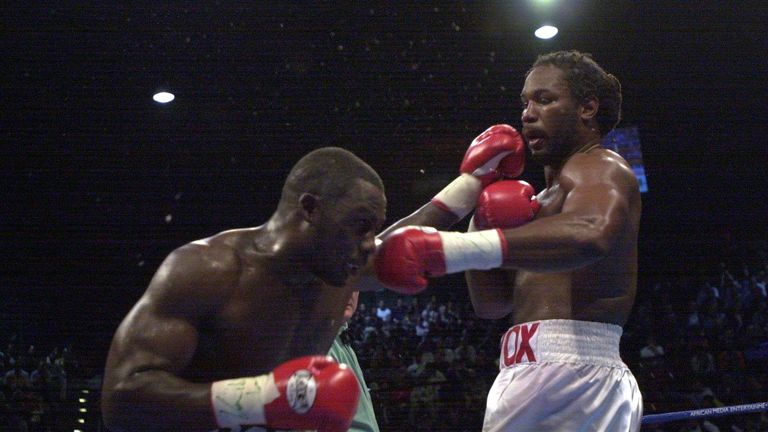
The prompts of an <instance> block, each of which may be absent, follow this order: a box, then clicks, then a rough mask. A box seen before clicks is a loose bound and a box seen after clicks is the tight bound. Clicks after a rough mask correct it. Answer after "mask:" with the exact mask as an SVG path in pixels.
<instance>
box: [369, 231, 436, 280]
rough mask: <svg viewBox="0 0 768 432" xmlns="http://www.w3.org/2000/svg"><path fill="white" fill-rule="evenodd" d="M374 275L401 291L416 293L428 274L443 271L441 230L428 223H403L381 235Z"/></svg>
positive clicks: (432, 274)
mask: <svg viewBox="0 0 768 432" xmlns="http://www.w3.org/2000/svg"><path fill="white" fill-rule="evenodd" d="M374 266H375V267H376V275H377V276H378V278H379V280H380V281H381V282H382V283H383V284H384V285H386V286H387V287H389V288H392V289H393V290H394V291H397V292H399V293H402V294H418V293H419V292H421V291H423V290H424V289H425V288H426V287H427V276H442V275H444V274H445V257H444V255H443V243H442V240H441V239H440V234H439V233H438V232H437V230H435V229H434V228H429V227H415V226H408V227H403V228H400V229H398V230H396V231H395V232H393V233H392V234H390V235H389V236H387V237H386V238H385V239H384V242H383V243H382V244H381V246H380V247H379V250H378V251H377V253H376V259H375V261H374Z"/></svg>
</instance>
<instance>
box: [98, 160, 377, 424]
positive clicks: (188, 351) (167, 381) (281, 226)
mask: <svg viewBox="0 0 768 432" xmlns="http://www.w3.org/2000/svg"><path fill="white" fill-rule="evenodd" d="M385 208H386V201H385V197H384V189H383V185H382V183H381V179H380V178H379V176H378V174H376V172H375V171H374V170H373V169H372V168H371V167H370V166H368V165H367V164H365V163H364V162H363V161H362V160H360V159H359V158H357V157H356V156H354V155H353V154H352V153H350V152H348V151H346V150H342V149H339V148H323V149H319V150H316V151H314V152H311V153H309V154H308V155H306V156H305V157H303V158H302V159H301V160H300V161H299V162H298V163H297V164H296V165H295V166H294V167H293V169H292V170H291V172H290V174H289V175H288V178H287V180H286V182H285V184H284V187H283V191H282V196H281V199H280V202H279V204H278V207H277V210H276V211H275V213H274V214H273V215H272V216H271V218H270V219H269V221H267V223H265V224H264V225H261V226H258V227H255V228H246V229H234V230H230V231H225V232H222V233H220V234H217V235H215V236H213V237H210V238H206V239H203V240H198V241H194V242H191V243H189V244H187V245H184V246H182V247H180V248H179V249H177V250H175V251H173V252H172V253H171V254H170V255H169V256H168V257H167V258H166V259H165V261H164V262H163V264H162V265H161V266H160V268H159V269H158V270H157V272H156V273H155V275H154V277H153V278H152V281H151V282H150V284H149V287H148V288H147V290H146V292H145V293H144V295H143V296H142V297H141V299H139V301H138V302H137V303H136V305H135V306H134V307H133V309H132V310H131V311H130V312H129V313H128V315H127V316H126V318H125V319H124V320H123V322H122V324H121V325H120V327H119V328H118V330H117V332H116V334H115V336H114V338H113V341H112V346H111V348H110V351H109V356H108V359H107V364H106V371H105V377H104V384H103V392H102V412H103V416H104V420H105V423H106V425H107V427H108V428H110V430H113V431H136V430H141V431H151V430H176V431H179V430H184V431H210V430H212V429H216V428H230V429H233V430H238V429H239V428H241V427H244V426H248V425H257V426H262V427H269V428H275V429H302V430H306V429H312V430H315V429H317V430H320V431H329V432H331V431H336V432H341V431H346V430H347V427H348V426H349V423H350V421H351V419H352V416H353V414H354V412H355V408H356V406H357V401H358V396H359V390H358V388H359V386H358V383H357V381H356V379H355V377H354V374H353V373H352V371H350V370H349V369H348V368H347V367H345V366H342V365H339V364H338V363H336V362H334V361H332V360H331V359H330V358H328V357H325V354H326V353H327V352H328V349H329V348H330V346H331V342H332V341H333V338H334V336H335V335H336V333H337V330H338V328H339V326H340V325H341V323H342V317H343V311H344V307H345V305H346V304H347V300H348V299H349V296H350V293H351V288H349V287H348V286H347V285H348V282H349V280H350V279H351V278H352V277H353V276H355V274H356V273H357V272H358V271H359V270H360V269H361V268H363V267H364V266H365V265H366V263H367V262H368V257H369V256H370V255H371V254H372V253H373V252H374V250H375V244H374V236H375V233H376V232H377V231H378V230H379V229H380V226H381V224H382V223H383V221H384V218H385ZM257 430H258V429H257Z"/></svg>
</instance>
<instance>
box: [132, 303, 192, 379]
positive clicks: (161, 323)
mask: <svg viewBox="0 0 768 432" xmlns="http://www.w3.org/2000/svg"><path fill="white" fill-rule="evenodd" d="M126 324H127V325H126V327H125V329H124V334H123V335H122V337H121V339H122V343H123V345H124V346H123V348H124V349H125V353H126V357H125V361H126V365H125V366H126V374H127V375H130V374H134V373H138V372H146V371H150V370H158V371H166V372H169V373H171V374H177V373H179V372H180V371H182V370H183V369H184V368H185V367H186V366H187V365H188V364H189V362H190V360H191V359H192V356H193V355H194V353H195V350H196V349H197V341H198V330H197V326H196V324H195V323H194V322H193V318H192V317H187V316H183V315H182V314H179V313H172V312H169V311H168V310H167V309H165V308H164V307H163V305H157V304H153V302H152V300H150V299H142V301H140V302H139V304H137V306H136V308H135V309H134V311H132V313H131V315H130V316H129V317H128V320H127V323H126Z"/></svg>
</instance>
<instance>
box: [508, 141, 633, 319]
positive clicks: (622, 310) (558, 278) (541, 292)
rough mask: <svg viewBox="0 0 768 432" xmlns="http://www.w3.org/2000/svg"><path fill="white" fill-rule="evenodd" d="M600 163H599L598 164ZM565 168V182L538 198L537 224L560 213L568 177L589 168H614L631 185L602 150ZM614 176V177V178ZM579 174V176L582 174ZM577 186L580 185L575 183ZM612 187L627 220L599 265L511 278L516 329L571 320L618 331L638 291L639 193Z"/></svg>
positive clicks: (617, 161)
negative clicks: (534, 323)
mask: <svg viewBox="0 0 768 432" xmlns="http://www.w3.org/2000/svg"><path fill="white" fill-rule="evenodd" d="M599 159H602V161H600V160H599ZM568 164H570V166H566V167H564V170H563V171H564V172H565V173H566V176H565V177H564V176H557V177H555V178H553V181H552V183H551V184H550V185H549V186H548V187H547V188H546V189H544V190H543V191H541V192H540V193H539V195H538V200H539V202H540V203H541V204H542V207H541V210H540V211H539V213H538V214H537V215H536V219H537V220H538V219H542V218H547V217H550V216H554V215H557V214H560V213H562V211H563V205H564V203H565V201H566V198H567V196H568V194H569V193H570V192H571V190H572V189H573V187H574V184H573V183H574V181H573V178H572V176H573V175H574V174H573V173H574V171H576V172H577V174H575V175H579V176H582V175H583V176H585V177H588V176H597V175H598V173H597V172H590V171H591V170H592V169H593V167H591V166H590V165H593V164H603V165H605V164H614V165H616V168H615V169H614V172H613V175H615V176H618V177H619V178H621V177H624V179H623V181H625V182H629V183H630V184H631V181H632V179H631V178H626V177H627V176H632V175H633V174H632V172H631V171H630V170H629V168H628V167H627V166H626V163H625V162H624V161H623V159H621V158H620V157H619V156H618V155H616V154H614V153H613V152H610V151H608V150H604V149H593V150H591V151H590V152H589V153H588V154H585V153H580V154H577V155H575V156H574V157H573V158H572V159H571V160H570V161H569V162H568ZM617 171H619V172H617ZM582 172H583V173H582ZM584 180H586V181H594V180H599V181H603V182H606V183H608V184H614V183H615V182H616V181H617V180H615V179H611V178H610V175H607V176H606V178H604V179H594V180H587V179H584ZM580 181H581V179H580ZM615 186H616V187H615V188H614V189H613V191H612V192H607V193H614V194H621V190H626V192H625V193H624V195H626V196H622V199H625V200H626V202H627V204H628V207H627V212H628V213H627V214H626V215H623V214H622V215H617V216H620V217H622V218H624V217H625V218H626V219H625V220H624V221H623V222H622V224H621V226H620V227H617V229H618V230H619V232H618V233H617V234H616V239H615V240H614V241H613V244H612V245H611V246H610V251H609V253H608V254H607V256H606V257H605V258H603V259H600V260H597V261H595V262H593V263H591V264H588V265H586V266H584V267H581V268H578V269H575V270H570V271H564V272H534V271H525V270H519V271H517V272H516V274H515V275H514V294H513V298H512V313H513V316H514V320H515V322H517V323H520V322H528V321H535V320H542V319H574V320H582V321H599V322H607V323H612V324H618V325H623V324H624V323H625V322H626V320H627V317H628V316H629V312H630V309H631V308H632V303H633V302H634V298H635V289H636V285H637V235H638V228H639V222H640V193H639V191H636V192H632V190H631V189H627V188H626V187H625V188H622V187H621V186H618V185H615Z"/></svg>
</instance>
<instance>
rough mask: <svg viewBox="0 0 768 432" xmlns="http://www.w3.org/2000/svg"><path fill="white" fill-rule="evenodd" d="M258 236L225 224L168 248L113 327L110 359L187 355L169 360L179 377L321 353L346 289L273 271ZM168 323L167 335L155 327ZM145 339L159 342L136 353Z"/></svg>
mask: <svg viewBox="0 0 768 432" xmlns="http://www.w3.org/2000/svg"><path fill="white" fill-rule="evenodd" d="M260 235H261V232H260V228H255V229H243V230H232V231H226V232H224V233H221V234H218V235H216V236H214V237H211V238H208V239H205V240H200V241H196V242H193V243H190V244H188V245H186V246H184V247H182V248H180V249H179V250H177V251H176V252H174V254H172V256H171V257H169V259H168V260H167V261H166V263H165V264H164V266H163V268H161V270H160V271H158V274H157V275H156V276H155V278H154V279H153V281H152V283H151V285H150V287H149V289H148V290H147V293H146V294H145V295H144V297H143V298H142V299H141V300H140V301H139V302H138V303H137V305H136V306H135V307H134V309H133V310H132V311H131V313H130V314H129V316H128V317H127V318H126V320H125V322H124V323H123V325H121V328H120V329H119V330H118V337H116V338H115V342H114V344H113V347H112V350H111V355H110V360H111V361H112V362H114V363H115V364H121V366H122V367H126V368H130V367H131V363H132V362H131V361H130V357H132V356H134V357H136V360H137V363H141V364H142V365H143V366H144V365H146V364H147V358H146V356H147V355H157V356H158V358H157V359H156V360H155V361H157V362H161V363H162V362H164V361H166V360H165V359H163V358H162V357H163V355H161V354H160V353H173V352H175V353H179V354H181V355H183V356H187V357H188V361H185V362H181V363H179V362H175V363H176V364H177V365H178V366H179V368H180V369H179V370H178V371H176V372H177V375H178V376H180V377H183V378H186V379H188V380H190V381H195V382H210V381H213V380H219V379H225V378H231V377H238V376H249V375H258V374H263V373H266V372H268V371H270V370H271V369H273V368H274V367H275V366H277V365H278V364H280V363H281V362H283V361H285V359H287V358H295V357H300V356H304V355H311V354H318V353H323V352H326V351H327V350H328V347H329V346H330V345H331V343H332V342H333V338H334V337H335V335H336V332H337V330H338V328H339V327H340V325H341V323H342V320H343V311H344V307H345V306H346V304H347V300H348V299H349V295H350V292H351V291H350V290H349V289H347V288H339V287H334V286H330V285H327V284H324V283H323V282H321V281H320V280H319V279H316V278H314V279H310V280H296V281H285V280H282V279H281V278H278V277H276V276H275V273H274V272H273V271H270V267H271V266H273V265H274V263H271V262H270V260H269V257H268V256H265V255H264V254H263V253H261V252H260V251H259V250H258V248H257V247H256V245H257V244H258V240H257V239H258V238H259V236H260ZM190 278H194V281H191V280H189V279H190ZM184 285H189V286H191V285H194V288H192V289H191V290H183V289H181V288H182V286H184ZM169 327H173V328H174V331H173V332H167V334H168V337H162V335H161V332H160V331H157V330H159V329H163V328H169ZM159 335H160V336H161V338H160V340H158V336H159ZM145 336H146V337H147V339H146V340H142V339H143V337H145ZM150 338H151V339H150ZM144 343H151V344H153V345H156V346H157V345H159V346H163V347H164V349H162V350H148V352H146V353H144V354H142V355H138V356H137V350H136V347H137V346H139V347H141V346H143V344H144ZM108 367H109V366H108Z"/></svg>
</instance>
